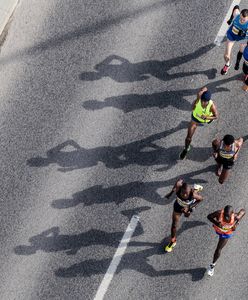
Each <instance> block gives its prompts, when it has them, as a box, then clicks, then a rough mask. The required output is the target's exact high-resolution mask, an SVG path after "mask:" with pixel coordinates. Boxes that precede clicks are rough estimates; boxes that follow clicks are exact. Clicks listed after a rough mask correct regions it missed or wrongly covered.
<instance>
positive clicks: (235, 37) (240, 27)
mask: <svg viewBox="0 0 248 300" xmlns="http://www.w3.org/2000/svg"><path fill="white" fill-rule="evenodd" d="M227 23H228V24H229V25H231V26H230V27H229V29H228V31H227V34H226V36H227V41H226V49H225V54H224V60H225V65H224V67H223V68H222V70H221V74H222V75H225V74H227V72H228V70H229V69H230V67H231V63H230V59H231V52H232V48H233V45H234V43H235V42H241V44H240V47H239V52H238V54H237V60H236V64H235V67H234V68H235V70H238V69H239V64H240V60H241V58H242V53H243V50H244V48H245V46H246V44H245V43H243V42H245V39H247V37H248V9H243V10H242V11H241V12H240V10H239V6H238V5H236V6H234V8H233V11H232V15H231V17H230V19H229V20H228V22H227Z"/></svg>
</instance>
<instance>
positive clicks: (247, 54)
mask: <svg viewBox="0 0 248 300" xmlns="http://www.w3.org/2000/svg"><path fill="white" fill-rule="evenodd" d="M243 57H244V63H243V72H244V74H245V79H244V82H245V84H244V85H243V87H242V89H243V90H244V91H245V92H248V43H247V46H246V47H245V49H244V52H243Z"/></svg>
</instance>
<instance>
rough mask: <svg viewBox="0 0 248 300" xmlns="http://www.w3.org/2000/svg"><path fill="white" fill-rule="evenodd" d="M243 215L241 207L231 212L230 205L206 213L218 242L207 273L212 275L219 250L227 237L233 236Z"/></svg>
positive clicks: (225, 242)
mask: <svg viewBox="0 0 248 300" xmlns="http://www.w3.org/2000/svg"><path fill="white" fill-rule="evenodd" d="M244 215H245V210H244V209H243V208H242V209H241V210H240V211H239V212H238V213H234V212H233V208H232V206H230V205H227V206H225V208H224V209H222V210H218V211H215V212H213V213H212V214H209V215H208V219H209V221H210V222H212V223H213V227H214V229H215V232H216V234H218V236H219V242H218V245H217V248H216V250H215V252H214V258H213V262H212V263H211V264H210V266H209V268H208V270H207V274H208V275H209V276H213V275H214V267H215V264H216V261H217V259H218V258H219V257H220V254H221V250H222V249H223V248H224V246H225V245H226V244H227V242H228V239H229V238H230V237H231V236H233V231H234V230H235V229H236V227H237V225H238V224H239V221H240V220H241V219H242V218H243V216H244Z"/></svg>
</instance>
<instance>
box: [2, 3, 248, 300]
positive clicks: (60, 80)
mask: <svg viewBox="0 0 248 300" xmlns="http://www.w3.org/2000/svg"><path fill="white" fill-rule="evenodd" d="M231 3H232V1H230V0H228V1H227V0H220V1H211V0H207V1H193V0H189V1H182V0H181V1H178V0H174V1H173V0H163V1H161V0H160V1H159V0H142V1H140V0H126V1H122V0H115V1H113V0H99V1H93V0H92V1H83V0H81V1H79V0H74V1H59V0H57V1H55V0H53V1H45V0H44V1H34V0H33V1H32V0H21V1H20V4H19V5H18V7H17V9H16V11H15V13H14V17H13V20H12V22H11V24H10V28H9V31H8V34H7V37H6V40H5V42H4V44H3V45H2V47H1V53H0V82H1V84H0V97H1V101H0V128H1V130H0V140H1V143H0V153H1V156H0V177H1V181H0V182H1V210H0V218H1V227H0V235H1V239H0V241H1V251H0V259H1V267H0V294H1V296H0V298H1V299H3V300H8V299H11V300H12V299H18V300H20V299H25V300H27V299H30V300H36V299H42V300H45V299H73V300H74V299H93V298H94V296H95V295H96V293H97V290H98V287H99V286H100V284H101V282H102V280H103V277H104V275H105V273H106V271H107V269H108V267H109V265H110V262H111V260H112V258H113V256H114V253H115V251H116V249H117V247H118V245H119V242H120V240H121V239H122V237H123V234H124V232H125V230H126V228H127V226H128V224H129V222H130V220H131V218H132V216H133V215H137V214H138V215H139V217H140V222H139V224H138V226H137V227H136V230H135V232H134V234H133V236H132V238H131V241H130V243H129V244H128V247H127V249H126V251H125V254H124V255H123V257H122V259H121V262H120V264H119V266H118V268H117V270H116V273H115V274H114V276H113V279H112V281H111V284H110V286H109V287H108V289H107V292H106V295H105V299H247V297H248V285H247V282H248V272H247V267H248V259H247V257H248V256H247V254H248V253H247V243H248V237H247V230H246V228H247V226H248V218H247V217H245V218H244V220H243V221H242V222H241V224H240V227H239V228H238V230H237V232H236V234H235V236H234V237H233V238H232V239H231V241H230V242H229V243H228V245H227V246H226V248H225V249H224V250H223V254H222V256H221V258H220V260H219V261H218V264H217V266H216V273H215V275H214V277H212V278H207V276H206V275H205V271H206V267H207V266H208V264H209V263H210V262H211V261H212V257H213V252H214V249H215V247H216V244H217V240H218V238H217V236H216V235H215V234H214V232H213V230H212V228H211V225H210V223H209V222H208V220H207V218H206V216H207V214H208V213H210V212H212V211H214V210H216V209H219V208H222V207H223V206H225V205H227V204H231V205H233V206H234V208H235V209H240V208H241V207H244V208H246V209H248V207H247V193H248V184H247V183H248V180H247V158H248V157H247V156H248V145H247V142H246V143H245V144H244V147H243V148H242V150H241V152H240V156H239V159H238V161H237V163H236V165H235V167H234V169H233V170H232V173H231V177H230V179H229V180H228V182H226V183H225V184H224V185H222V186H221V185H220V184H219V183H218V181H217V178H216V176H215V175H214V161H213V159H212V158H211V148H210V146H211V141H212V139H213V138H215V137H216V136H218V137H222V136H223V135H224V134H227V133H230V134H233V135H234V136H235V137H239V136H246V135H247V132H248V125H247V112H248V109H247V100H248V99H247V94H245V93H244V92H243V91H242V90H241V86H242V82H241V81H240V80H239V79H240V78H241V71H238V72H237V71H235V70H234V69H231V70H230V73H228V75H227V76H221V75H220V69H221V68H222V66H223V51H224V44H223V43H222V45H221V46H220V47H217V46H215V45H214V44H213V41H214V39H215V37H216V34H217V33H218V30H219V28H220V26H221V24H222V22H223V19H224V17H225V15H226V13H227V11H228V9H229V7H230V5H231ZM241 6H242V7H245V6H248V3H247V2H245V1H241ZM237 49H238V48H237V46H235V48H234V53H236V52H237ZM204 85H207V86H208V87H209V88H210V89H211V91H212V94H213V100H214V101H215V102H216V105H217V107H218V110H219V112H220V119H219V121H218V122H213V123H212V124H211V125H209V126H206V127H204V128H198V129H197V132H196V135H195V136H194V139H193V143H192V145H193V149H192V151H191V152H190V154H189V156H188V159H186V160H185V161H178V155H179V152H180V151H181V149H182V147H183V145H184V138H185V135H186V126H187V122H188V121H189V120H190V109H191V103H192V102H193V100H194V99H195V95H196V92H197V90H198V89H199V88H200V87H202V86H204ZM178 177H183V178H185V179H186V180H187V181H188V182H190V183H194V182H197V183H201V184H202V185H203V186H204V191H203V196H204V202H203V203H202V204H201V205H200V206H199V207H198V208H197V210H196V211H195V212H194V213H193V215H192V216H191V217H190V218H189V219H185V218H182V220H181V225H180V230H179V236H178V244H177V246H176V248H175V249H174V251H173V252H172V253H170V254H165V253H164V252H163V245H164V243H166V242H168V240H169V235H170V225H171V213H172V207H173V199H170V200H166V199H164V196H165V194H166V193H168V192H169V190H170V189H171V187H172V185H173V184H174V182H175V180H176V179H177V178H178Z"/></svg>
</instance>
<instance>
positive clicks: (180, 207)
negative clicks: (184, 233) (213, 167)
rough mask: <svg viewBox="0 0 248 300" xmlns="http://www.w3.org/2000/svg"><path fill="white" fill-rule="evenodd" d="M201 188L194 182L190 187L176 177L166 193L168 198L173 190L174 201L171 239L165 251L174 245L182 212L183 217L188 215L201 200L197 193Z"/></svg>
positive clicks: (170, 249)
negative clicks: (170, 188)
mask: <svg viewBox="0 0 248 300" xmlns="http://www.w3.org/2000/svg"><path fill="white" fill-rule="evenodd" d="M202 189H203V187H202V186H200V185H196V184H195V185H194V187H191V186H190V185H188V184H187V183H186V182H183V180H182V179H178V180H177V182H176V183H175V185H174V187H173V189H172V190H171V192H170V193H169V194H167V195H166V198H170V196H171V195H172V194H173V193H174V192H175V193H176V201H175V202H174V209H173V213H172V225H171V240H170V243H169V244H168V245H167V246H165V251H166V252H171V251H172V250H173V248H174V247H175V246H176V233H177V227H178V224H179V220H180V217H181V215H182V213H183V214H184V216H185V217H189V216H190V214H191V212H192V211H193V209H194V208H195V206H196V205H197V204H198V203H199V202H201V201H202V200H203V198H202V196H201V195H200V194H199V192H200V191H201V190H202Z"/></svg>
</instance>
